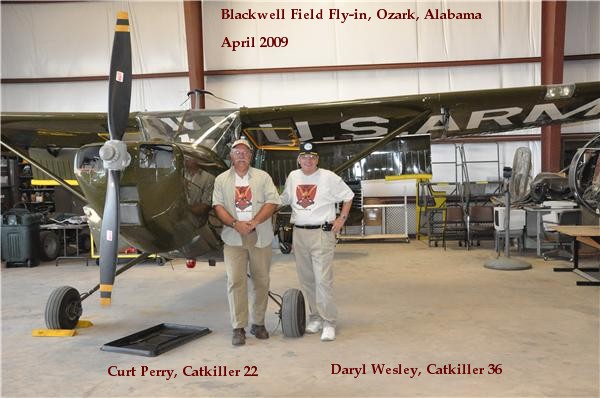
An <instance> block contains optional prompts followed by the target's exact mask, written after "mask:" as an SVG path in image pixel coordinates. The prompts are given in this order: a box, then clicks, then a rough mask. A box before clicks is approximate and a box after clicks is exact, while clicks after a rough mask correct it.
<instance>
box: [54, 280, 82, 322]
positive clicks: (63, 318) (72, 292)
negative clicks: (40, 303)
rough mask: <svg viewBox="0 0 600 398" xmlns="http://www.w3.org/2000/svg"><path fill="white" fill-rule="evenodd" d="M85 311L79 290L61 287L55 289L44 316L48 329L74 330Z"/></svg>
mask: <svg viewBox="0 0 600 398" xmlns="http://www.w3.org/2000/svg"><path fill="white" fill-rule="evenodd" d="M82 312H83V310H82V308H81V297H80V296H79V292H78V291H77V289H75V288H73V287H71V286H61V287H59V288H56V289H54V291H53V292H52V294H50V298H49V299H48V302H47V303H46V310H45V313H44V316H45V318H46V327H47V328H48V329H74V328H75V325H77V322H78V321H79V317H80V316H81V314H82Z"/></svg>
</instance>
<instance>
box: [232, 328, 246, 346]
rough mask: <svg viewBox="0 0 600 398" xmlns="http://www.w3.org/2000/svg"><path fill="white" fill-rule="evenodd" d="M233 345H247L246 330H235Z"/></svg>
mask: <svg viewBox="0 0 600 398" xmlns="http://www.w3.org/2000/svg"><path fill="white" fill-rule="evenodd" d="M231 344H233V345H244V344H246V331H245V330H244V328H237V329H233V338H232V339H231Z"/></svg>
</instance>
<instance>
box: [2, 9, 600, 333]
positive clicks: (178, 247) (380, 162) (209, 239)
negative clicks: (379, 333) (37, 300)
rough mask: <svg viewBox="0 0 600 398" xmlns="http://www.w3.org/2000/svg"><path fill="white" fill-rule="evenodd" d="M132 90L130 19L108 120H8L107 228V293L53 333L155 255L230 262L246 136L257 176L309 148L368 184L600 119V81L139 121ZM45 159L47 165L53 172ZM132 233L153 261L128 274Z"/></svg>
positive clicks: (72, 307) (74, 303)
mask: <svg viewBox="0 0 600 398" xmlns="http://www.w3.org/2000/svg"><path fill="white" fill-rule="evenodd" d="M131 79H132V69H131V43H130V33H129V21H128V17H127V14H126V13H120V14H119V15H118V17H117V24H116V32H115V37H114V43H113V51H112V59H111V66H110V76H109V85H108V86H109V95H108V97H109V104H108V113H107V114H101V113H3V114H2V115H1V116H2V119H1V123H2V145H3V146H4V147H6V148H8V149H9V150H11V151H13V152H15V153H16V154H18V155H19V156H22V157H23V158H25V159H27V160H29V161H30V163H31V164H32V165H33V166H35V167H37V168H39V170H41V171H42V172H43V173H45V174H47V175H49V176H50V177H51V178H53V179H55V180H56V181H57V182H58V183H59V184H61V185H62V186H64V187H65V188H66V189H68V190H69V191H71V192H72V193H73V194H74V195H76V196H78V197H79V198H81V199H82V200H84V201H85V202H86V203H88V205H89V208H90V209H91V211H92V212H93V213H95V215H97V216H98V217H95V218H97V219H98V220H99V221H97V223H98V224H100V223H101V235H100V236H101V238H100V283H99V285H97V286H95V287H94V288H92V289H91V290H89V291H87V292H83V293H79V292H78V291H77V290H76V289H74V288H72V287H68V286H63V287H60V288H58V289H56V290H55V291H54V292H52V294H51V295H50V298H49V300H48V304H47V306H46V313H45V316H46V324H47V326H48V328H51V329H72V328H73V327H74V326H75V324H76V323H77V321H78V320H79V318H80V316H81V314H82V306H81V302H82V300H84V299H85V298H87V297H89V296H90V295H91V294H92V293H94V292H95V291H97V290H100V298H101V303H102V304H110V302H111V296H112V291H113V284H114V281H115V277H116V276H117V275H118V274H120V273H122V272H124V271H125V270H127V269H129V268H131V267H132V266H133V265H135V264H139V263H140V262H142V261H143V260H144V259H146V258H147V257H148V255H149V254H151V253H158V254H160V255H162V256H164V257H166V258H184V259H187V260H189V261H192V262H194V261H196V260H197V259H198V260H200V259H202V260H208V262H209V264H210V265H214V263H215V262H216V261H217V260H220V259H221V258H222V246H223V243H222V241H221V239H220V231H221V229H222V228H223V225H222V224H221V222H220V221H219V220H218V218H217V217H216V216H215V214H214V211H213V209H212V189H213V183H214V180H215V177H216V176H217V175H218V174H220V173H221V172H223V171H225V170H227V169H228V168H229V163H228V162H229V161H228V155H229V152H230V147H231V144H232V143H233V142H234V141H235V140H236V139H238V138H240V137H245V138H246V139H248V140H249V141H251V143H252V144H253V146H254V147H255V148H256V151H255V157H254V166H255V167H259V168H261V169H264V170H266V171H267V172H269V173H270V175H271V176H272V177H273V180H274V182H275V184H276V185H278V186H282V185H283V184H284V181H285V178H286V176H287V174H288V173H289V172H290V171H291V170H293V169H294V168H296V167H297V164H296V156H297V152H296V151H297V149H298V144H299V143H300V142H302V141H307V140H310V141H312V142H315V143H317V144H318V145H319V147H320V164H321V166H323V167H326V168H329V169H332V170H334V171H335V172H337V173H339V174H340V175H341V176H342V177H343V178H344V179H345V180H346V181H360V180H365V179H374V178H384V177H386V176H392V175H394V176H398V175H403V174H411V175H415V174H416V175H419V174H431V161H430V140H435V139H438V138H442V137H454V136H464V135H470V134H482V133H495V132H502V131H508V130H517V129H525V128H529V127H536V126H543V125H547V124H552V123H570V122H577V121H585V120H592V119H598V118H600V82H592V83H576V84H564V85H550V86H535V87H520V88H509V89H493V90H478V91H465V92H450V93H438V94H419V95H409V96H398V97H387V98H373V99H359V100H351V101H336V102H327V103H316V104H303V105H285V106H268V107H260V108H246V107H242V108H237V109H218V110H200V109H189V110H180V111H170V112H134V113H130V110H129V108H130V98H131ZM107 132H108V134H107ZM588 149H589V148H588ZM40 153H46V158H45V160H44V161H41V160H40V159H39V158H38V156H37V155H36V154H38V155H39V154H40ZM47 154H51V156H50V160H48V155H47ZM59 155H61V156H63V155H66V156H67V157H70V159H71V160H70V162H72V170H67V169H65V168H64V167H58V166H57V165H53V163H52V161H51V160H52V157H53V156H55V157H58V156H59ZM590 164H591V163H590V162H588V161H587V160H586V159H585V158H584V156H583V152H582V155H581V156H579V157H578V159H577V162H575V166H574V167H575V168H576V170H575V169H574V172H573V175H574V176H575V175H577V176H579V177H581V176H582V173H583V171H582V170H585V173H584V174H585V175H586V176H587V177H586V179H585V181H583V180H582V179H581V178H579V177H578V178H577V180H576V181H575V182H576V183H577V184H579V189H581V190H582V191H583V190H586V189H587V188H588V187H589V186H590V185H591V184H592V180H593V178H594V177H593V176H594V175H595V172H593V170H592V172H591V174H590V167H595V162H594V163H593V165H592V166H590ZM61 165H62V164H61ZM73 174H74V177H75V179H76V182H75V181H73V178H71V177H72V176H73ZM574 178H575V177H574ZM77 186H78V188H77ZM100 215H101V216H100ZM89 219H90V221H89V222H90V223H94V222H96V221H94V217H89ZM119 235H121V236H123V237H124V238H125V239H126V240H127V241H128V242H129V243H131V244H132V245H133V246H135V247H136V248H138V249H139V250H140V251H141V252H142V253H143V254H141V255H140V256H139V257H137V258H135V259H133V260H132V261H130V262H129V263H127V264H125V265H123V266H122V267H121V268H120V269H119V270H117V267H116V264H117V251H118V247H117V244H118V243H117V242H118V237H119ZM284 243H285V242H284ZM280 299H281V300H280V301H279V302H278V303H279V304H280V306H281V312H280V316H281V318H282V321H283V322H282V326H283V331H284V334H285V335H286V336H299V335H301V334H302V333H303V330H304V326H303V325H304V315H305V314H304V302H303V299H302V296H301V293H299V291H297V290H295V289H290V290H289V291H287V292H286V293H285V294H284V296H283V297H282V298H281V296H280Z"/></svg>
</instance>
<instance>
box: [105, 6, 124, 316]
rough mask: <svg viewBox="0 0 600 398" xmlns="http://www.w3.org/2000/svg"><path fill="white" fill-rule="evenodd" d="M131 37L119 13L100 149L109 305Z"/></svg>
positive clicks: (117, 240)
mask: <svg viewBox="0 0 600 398" xmlns="http://www.w3.org/2000/svg"><path fill="white" fill-rule="evenodd" d="M131 77H132V76H131V39H130V36H129V16H128V14H127V13H126V12H123V11H122V12H119V13H118V14H117V24H116V26H115V37H114V40H113V48H112V56H111V60H110V76H109V82H108V133H109V136H110V140H108V141H106V142H105V143H104V145H103V146H102V147H101V148H100V158H101V159H102V161H103V163H104V168H105V170H106V171H107V175H108V178H107V183H106V197H105V201H104V214H103V215H102V233H101V238H100V303H101V304H102V305H110V302H111V296H112V288H113V284H114V281H115V273H116V269H117V251H118V244H119V224H120V222H119V181H120V178H121V171H122V170H124V169H125V168H126V167H127V166H128V165H129V162H130V161H131V157H130V156H129V153H128V152H127V145H126V144H125V143H124V142H123V141H121V139H122V138H123V134H124V133H125V128H126V127H127V123H128V120H129V104H130V101H131Z"/></svg>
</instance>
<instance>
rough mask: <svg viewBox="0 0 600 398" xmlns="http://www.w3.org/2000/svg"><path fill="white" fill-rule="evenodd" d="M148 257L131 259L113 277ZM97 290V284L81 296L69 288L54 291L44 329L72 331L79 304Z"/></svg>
mask: <svg viewBox="0 0 600 398" xmlns="http://www.w3.org/2000/svg"><path fill="white" fill-rule="evenodd" d="M148 256H149V254H148V253H142V254H140V255H139V256H137V257H136V258H134V259H132V260H131V261H129V262H128V263H127V264H125V265H124V266H122V267H121V268H119V269H118V270H117V272H116V273H115V277H116V276H117V275H120V274H122V273H123V272H125V271H127V270H128V269H130V268H131V267H133V266H134V265H136V264H139V263H141V262H142V261H144V260H146V259H147V258H148ZM99 289H100V285H99V284H98V285H96V286H94V287H93V288H91V289H90V290H88V291H87V292H83V293H81V294H79V292H78V291H77V289H75V288H73V287H71V286H61V287H59V288H56V289H54V291H52V293H51V294H50V297H49V298H48V302H47V303H46V309H45V311H44V318H45V319H46V327H47V328H48V329H74V328H75V325H77V322H78V321H79V318H80V317H81V314H82V313H83V309H82V307H81V302H82V301H83V300H85V299H86V298H88V297H89V296H90V295H92V294H93V293H94V292H96V291H97V290H99Z"/></svg>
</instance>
